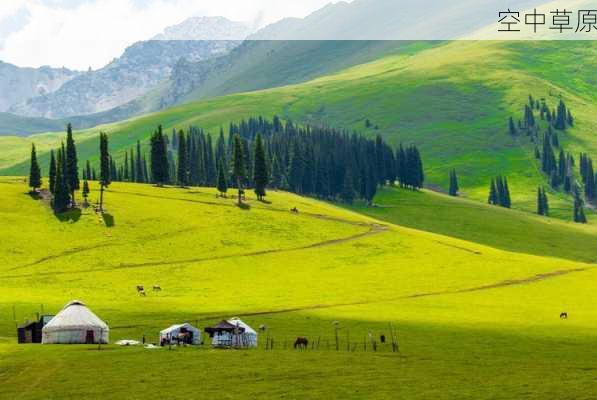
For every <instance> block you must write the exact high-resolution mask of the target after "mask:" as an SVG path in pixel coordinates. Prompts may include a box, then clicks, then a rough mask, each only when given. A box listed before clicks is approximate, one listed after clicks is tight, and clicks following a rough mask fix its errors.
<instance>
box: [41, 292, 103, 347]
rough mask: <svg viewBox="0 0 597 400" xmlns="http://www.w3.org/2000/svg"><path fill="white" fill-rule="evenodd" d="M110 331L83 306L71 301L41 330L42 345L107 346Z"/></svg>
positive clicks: (78, 302)
mask: <svg viewBox="0 0 597 400" xmlns="http://www.w3.org/2000/svg"><path fill="white" fill-rule="evenodd" d="M109 333H110V329H109V328H108V325H106V323H105V322H104V321H102V320H101V319H99V318H98V317H97V315H95V314H94V313H93V312H91V310H90V309H89V308H87V306H85V304H83V303H82V302H80V301H71V302H70V303H68V304H67V305H66V306H64V308H63V309H62V310H61V311H60V312H59V313H58V314H57V315H56V316H55V317H54V318H52V320H51V321H50V322H48V323H47V325H46V326H44V327H43V329H42V343H44V344H98V343H102V344H107V343H108V341H109V339H108V337H109Z"/></svg>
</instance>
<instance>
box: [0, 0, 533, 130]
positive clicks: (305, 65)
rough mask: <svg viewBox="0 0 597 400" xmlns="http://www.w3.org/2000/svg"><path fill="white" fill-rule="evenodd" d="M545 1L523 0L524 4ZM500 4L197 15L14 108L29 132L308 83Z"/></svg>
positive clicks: (480, 21) (483, 16)
mask: <svg viewBox="0 0 597 400" xmlns="http://www.w3.org/2000/svg"><path fill="white" fill-rule="evenodd" d="M541 2H542V0H521V1H519V2H518V3H517V7H519V8H521V9H524V7H529V6H531V5H534V4H537V3H541ZM495 7H496V5H495V4H494V3H493V2H492V0H466V1H462V2H459V3H458V6H454V5H448V4H446V3H445V2H442V1H440V0H420V1H418V2H417V3H416V4H415V3H413V2H397V1H395V0H354V1H352V2H350V3H347V2H338V3H334V4H329V5H327V6H325V7H323V8H322V9H320V10H318V11H316V12H314V13H312V14H311V15H309V16H307V17H305V18H302V19H301V18H286V19H283V20H281V21H279V22H277V23H274V24H272V25H269V26H267V27H265V28H263V29H261V30H259V31H257V32H255V33H252V30H251V29H250V28H249V27H247V25H245V24H243V23H239V22H232V21H229V20H227V19H225V18H222V17H199V18H189V19H188V20H186V21H184V22H183V23H181V24H179V25H176V26H172V27H169V28H167V29H165V31H164V32H163V33H162V34H160V35H157V36H155V37H153V38H152V39H151V40H148V41H145V42H139V43H135V44H134V45H132V46H131V47H129V48H128V49H126V51H125V52H124V54H123V55H122V56H121V57H120V58H118V59H116V60H114V61H113V62H112V63H110V64H109V65H107V66H106V67H104V68H102V69H100V70H97V71H89V72H85V73H75V72H72V75H74V76H72V77H71V78H70V79H66V78H64V81H63V82H62V84H61V85H55V86H54V87H52V88H51V89H53V90H51V89H47V91H42V93H41V95H34V96H33V97H31V98H28V99H26V100H23V99H20V102H16V104H15V103H14V102H13V104H12V105H11V106H10V107H8V109H7V111H8V112H9V113H13V114H18V115H19V116H21V117H25V118H24V119H21V120H20V121H19V122H20V123H19V128H20V129H21V131H23V130H24V131H27V129H26V128H27V122H26V117H37V118H40V117H43V118H50V119H62V120H65V119H68V120H69V121H72V122H73V124H74V125H75V127H77V128H85V127H91V126H95V125H98V124H103V123H109V122H114V121H118V120H122V119H126V118H129V117H132V116H136V115H141V114H144V113H148V112H154V111H158V110H160V109H163V108H166V107H170V106H172V105H176V104H180V103H184V102H188V101H193V100H197V99H205V98H210V97H216V96H220V95H226V94H231V93H238V92H245V91H254V90H260V89H267V88H273V87H279V86H283V85H288V84H295V83H300V82H305V81H307V80H310V79H314V78H316V77H319V76H323V75H326V74H329V73H332V72H336V71H339V70H341V69H345V68H348V67H351V66H354V65H357V64H362V63H365V62H368V61H372V60H375V59H377V58H379V57H380V56H383V55H386V54H389V53H395V52H400V51H401V50H402V49H403V48H404V47H405V46H404V44H405V43H407V42H404V41H393V40H376V39H380V38H397V37H408V36H409V35H412V34H414V35H417V32H425V30H428V31H429V32H431V33H430V34H429V36H431V37H432V36H433V34H434V33H433V32H437V31H438V30H439V29H440V28H439V27H444V29H445V30H446V33H449V34H450V35H454V36H465V35H466V34H467V33H472V32H475V31H477V30H478V29H480V28H481V27H483V26H485V25H487V24H489V23H491V22H495V15H494V13H493V10H494V9H495ZM490 11H491V12H490ZM446 27H447V28H446ZM413 32H414V33H413ZM245 38H246V40H244V41H243V39H245ZM324 38H327V39H330V38H335V39H337V40H321V39H324ZM0 96H2V94H0ZM0 111H1V109H0ZM3 119H4V117H3V116H2V115H0V129H2V130H1V131H0V134H2V133H15V132H16V130H14V131H10V130H8V131H6V130H4V129H7V128H8V129H10V123H4V124H3ZM12 120H14V118H12ZM60 123H61V125H62V124H63V121H61V122H60ZM46 125H47V123H43V124H41V126H46ZM34 126H35V127H34ZM39 126H40V123H39V120H38V121H37V123H36V124H32V129H31V130H30V131H29V132H38V130H37V129H38V127H39ZM2 127H3V128H2Z"/></svg>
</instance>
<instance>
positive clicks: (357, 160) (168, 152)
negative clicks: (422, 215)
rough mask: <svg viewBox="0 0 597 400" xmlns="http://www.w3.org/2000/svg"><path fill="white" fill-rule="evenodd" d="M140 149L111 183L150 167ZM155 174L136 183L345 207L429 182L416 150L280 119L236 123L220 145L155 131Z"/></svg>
mask: <svg viewBox="0 0 597 400" xmlns="http://www.w3.org/2000/svg"><path fill="white" fill-rule="evenodd" d="M139 149H140V146H139V144H138V145H137V155H136V156H135V155H133V152H132V151H131V152H130V157H129V156H127V157H125V164H124V165H122V166H120V167H115V168H114V169H115V170H116V171H117V173H116V179H113V180H129V181H132V177H133V173H132V172H131V171H132V170H133V169H134V170H135V171H139V169H142V170H144V169H145V167H144V165H145V157H144V156H143V155H141V151H140V150H139ZM139 160H142V161H141V162H139ZM134 165H140V166H138V167H135V166H134ZM150 170H151V171H150V174H149V176H146V177H139V178H138V179H139V180H137V178H135V181H140V182H145V181H149V182H151V183H154V184H157V185H165V184H177V185H179V186H188V185H193V186H195V185H197V186H210V187H218V188H221V189H226V190H227V188H228V187H229V186H234V187H236V188H242V189H244V188H253V189H255V191H256V193H257V196H258V198H263V196H265V188H266V187H269V188H273V189H283V190H288V191H291V192H294V193H297V194H302V195H310V196H316V197H319V198H324V199H330V200H334V199H340V200H343V201H345V202H348V203H351V202H352V201H354V199H355V198H362V199H365V200H367V201H369V202H370V201H372V199H373V197H374V196H375V194H376V191H377V188H378V186H379V185H385V184H393V183H394V182H398V183H399V184H400V185H401V186H402V187H405V188H411V189H418V188H421V187H422V186H423V182H424V179H425V177H424V173H423V162H422V160H421V156H420V153H419V150H418V149H417V148H416V147H415V146H408V147H404V146H402V145H401V146H400V147H399V148H398V149H397V151H396V152H394V151H393V150H392V148H391V147H390V146H389V145H387V144H386V143H385V142H384V141H383V139H382V138H381V137H380V136H378V137H377V138H376V139H375V140H370V139H365V138H363V137H362V136H360V135H357V134H356V133H355V134H349V133H347V132H344V131H338V130H335V129H331V128H321V127H317V128H316V127H309V126H307V127H299V126H297V125H295V124H293V123H292V122H291V121H288V122H283V121H282V120H280V118H278V117H274V118H273V120H271V121H269V120H267V119H264V118H263V117H257V118H250V119H248V120H242V121H241V122H240V123H238V124H235V123H232V124H230V126H229V129H228V135H227V136H226V135H225V134H224V130H223V129H221V130H220V133H219V136H218V138H217V140H216V141H215V145H214V144H213V143H212V139H211V136H210V135H209V134H206V133H205V132H204V131H203V130H202V129H200V128H196V127H191V128H189V129H188V130H187V131H186V132H183V131H178V132H173V133H172V135H171V137H170V138H169V137H168V135H166V134H165V133H164V132H163V130H162V128H161V127H158V129H157V130H156V131H155V132H154V134H153V135H152V138H151V154H150ZM134 176H136V175H134ZM127 177H128V179H127ZM226 190H221V192H223V193H225V192H226Z"/></svg>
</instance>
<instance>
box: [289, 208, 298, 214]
mask: <svg viewBox="0 0 597 400" xmlns="http://www.w3.org/2000/svg"><path fill="white" fill-rule="evenodd" d="M290 211H291V212H293V213H294V214H298V213H299V210H298V208H296V207H294V208H293V209H292V210H290Z"/></svg>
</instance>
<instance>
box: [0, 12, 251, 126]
mask: <svg viewBox="0 0 597 400" xmlns="http://www.w3.org/2000/svg"><path fill="white" fill-rule="evenodd" d="M209 32H214V35H216V36H217V37H219V38H222V39H221V40H205V38H207V37H210V33H209ZM249 33H250V32H249V29H248V28H247V27H246V26H245V25H244V24H242V23H238V22H232V21H229V20H227V19H225V18H221V17H216V18H191V19H188V20H186V21H185V22H183V23H182V24H179V25H177V26H175V27H171V28H168V29H166V31H165V32H164V33H163V34H161V35H158V36H157V37H155V38H154V39H153V40H149V41H144V42H137V43H135V44H133V45H132V46H130V47H128V48H127V49H126V50H125V52H124V54H123V55H122V56H121V57H119V58H117V59H115V60H114V61H112V62H111V63H110V64H108V65H106V66H105V67H103V68H101V69H99V70H97V71H88V72H86V73H83V74H79V75H77V76H76V77H73V79H70V80H68V81H66V80H65V82H64V84H63V85H61V86H60V87H58V88H57V89H56V90H48V91H47V93H41V95H40V96H36V97H32V98H29V99H27V100H26V101H22V102H20V103H17V104H13V105H12V106H11V107H10V108H9V109H8V112H10V113H14V114H17V115H21V116H26V117H44V118H66V117H72V116H77V115H87V114H93V113H98V112H102V111H106V110H109V109H112V108H114V107H118V106H120V105H122V104H125V103H128V102H129V101H131V100H134V99H136V98H138V97H139V96H141V95H143V94H145V93H146V92H147V91H149V90H151V89H153V88H155V87H156V86H157V85H158V84H159V83H161V82H163V81H164V80H165V79H167V78H168V77H169V76H170V74H171V72H172V68H173V67H174V65H175V64H176V63H177V62H179V61H180V60H181V59H185V60H187V61H188V62H197V61H201V60H205V59H209V58H212V57H214V56H217V55H222V54H225V53H226V52H228V51H230V50H231V49H232V48H234V47H236V46H238V45H239V44H240V42H241V40H242V39H243V38H244V37H246V35H248V34H249ZM227 37H230V38H235V40H226V39H225V38H227Z"/></svg>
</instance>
